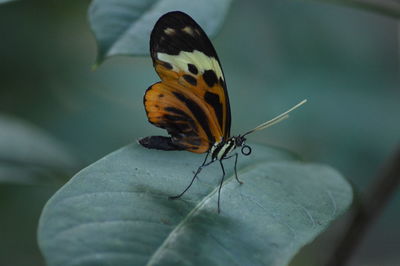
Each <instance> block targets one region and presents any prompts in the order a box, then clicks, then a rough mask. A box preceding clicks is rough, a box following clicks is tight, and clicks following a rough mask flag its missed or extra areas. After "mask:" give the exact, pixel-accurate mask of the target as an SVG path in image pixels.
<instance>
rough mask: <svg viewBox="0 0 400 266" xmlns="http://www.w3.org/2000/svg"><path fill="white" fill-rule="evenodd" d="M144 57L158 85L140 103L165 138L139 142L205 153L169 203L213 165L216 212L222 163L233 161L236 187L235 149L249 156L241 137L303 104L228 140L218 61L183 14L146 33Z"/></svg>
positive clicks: (166, 16)
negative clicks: (148, 57) (216, 178)
mask: <svg viewBox="0 0 400 266" xmlns="http://www.w3.org/2000/svg"><path fill="white" fill-rule="evenodd" d="M150 55H151V58H152V60H153V66H154V68H155V70H156V72H157V74H158V75H159V77H160V78H161V81H160V82H157V83H155V84H153V85H151V86H150V87H149V88H148V89H147V90H146V93H145V95H144V100H143V102H144V106H145V110H146V114H147V118H148V120H149V122H150V123H152V124H154V125H155V126H157V127H160V128H163V129H166V130H167V132H168V134H169V136H149V137H145V138H141V139H140V140H139V143H140V144H141V145H143V146H144V147H146V148H149V149H159V150H168V151H170V150H185V151H189V152H194V153H207V154H206V156H205V159H204V161H203V163H202V164H201V165H200V166H199V168H198V169H197V171H196V172H195V174H194V176H193V178H192V179H191V181H190V183H189V185H188V186H187V187H186V188H185V189H184V190H183V192H182V193H180V194H178V195H176V196H172V197H170V198H171V199H177V198H180V197H181V196H182V195H183V194H184V193H185V192H186V191H187V190H188V189H189V188H190V187H191V186H192V184H193V182H194V180H195V179H196V177H197V176H198V174H199V173H200V172H201V170H202V169H203V168H204V167H206V166H208V165H210V164H212V163H214V162H217V161H218V162H219V164H220V166H221V169H222V178H221V181H220V184H219V189H218V212H220V197H221V196H220V195H221V188H222V184H223V182H224V178H225V169H224V165H223V161H224V160H226V159H229V158H232V157H235V166H234V170H235V178H236V180H237V181H238V182H239V183H240V184H242V182H241V181H240V180H239V178H238V176H237V170H236V165H237V159H238V152H234V151H235V149H236V148H241V153H242V154H243V155H249V154H250V153H251V148H250V147H249V146H248V145H246V144H245V143H246V136H247V135H249V134H251V133H253V132H255V131H259V130H262V129H264V128H267V127H269V126H272V125H273V124H276V123H278V122H280V121H282V120H284V119H286V118H288V114H289V112H291V111H292V110H294V109H296V108H297V107H299V106H300V105H302V104H304V103H305V102H306V100H304V101H302V102H300V103H299V104H297V105H295V106H294V107H292V108H291V109H289V110H288V111H286V112H284V113H282V114H281V115H278V116H277V117H275V118H273V119H272V120H269V121H267V122H265V123H262V124H261V125H259V126H257V127H256V128H254V129H252V130H250V131H248V132H246V133H244V134H242V135H238V136H231V135H230V128H231V111H230V105H229V97H228V91H227V88H226V82H225V77H224V73H223V71H222V68H221V63H220V61H219V59H218V56H217V53H216V51H215V49H214V47H213V45H212V44H211V41H210V40H209V38H208V37H207V35H206V33H205V32H204V30H203V29H202V28H201V27H200V26H199V25H198V24H197V23H196V22H195V21H194V20H193V19H192V18H191V17H190V16H189V15H187V14H185V13H183V12H180V11H173V12H169V13H166V14H164V15H163V16H161V17H160V18H159V19H158V21H157V22H156V24H155V26H154V28H153V30H152V32H151V35H150ZM209 157H210V159H208V158H209Z"/></svg>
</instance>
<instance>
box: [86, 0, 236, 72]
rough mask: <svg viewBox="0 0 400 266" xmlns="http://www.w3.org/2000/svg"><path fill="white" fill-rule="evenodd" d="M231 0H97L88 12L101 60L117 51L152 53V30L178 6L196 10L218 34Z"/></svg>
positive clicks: (198, 18)
mask: <svg viewBox="0 0 400 266" xmlns="http://www.w3.org/2000/svg"><path fill="white" fill-rule="evenodd" d="M230 3H231V0H219V1H213V0H203V1H191V2H188V1H186V0H164V1H157V0H112V1H110V0H94V1H92V3H91V5H90V8H89V12H88V16H89V21H90V26H91V28H92V30H93V32H94V34H95V35H96V39H97V45H98V55H97V63H98V64H99V63H101V62H102V61H103V60H104V59H105V57H108V56H113V55H148V54H149V36H150V31H151V29H152V28H153V26H154V24H155V23H156V21H157V19H158V18H159V17H161V15H163V14H165V13H167V12H169V11H175V10H178V9H179V10H181V11H183V12H186V13H189V14H194V16H195V17H194V19H195V20H196V21H197V22H199V23H200V24H201V25H202V27H204V30H205V31H206V32H207V33H208V34H209V35H210V36H214V35H215V34H216V32H217V30H219V29H220V27H221V24H222V22H223V21H224V19H225V15H226V14H227V11H228V8H229V5H230Z"/></svg>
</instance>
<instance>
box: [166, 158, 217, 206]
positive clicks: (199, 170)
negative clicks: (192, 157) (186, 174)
mask: <svg viewBox="0 0 400 266" xmlns="http://www.w3.org/2000/svg"><path fill="white" fill-rule="evenodd" d="M209 154H210V153H209V152H208V153H207V155H206V158H205V159H204V161H203V163H202V164H201V165H200V167H199V168H198V169H197V171H196V173H195V174H194V176H193V178H192V180H191V181H190V183H189V185H188V186H187V187H186V188H185V190H184V191H183V192H182V193H181V194H179V195H176V196H171V197H169V199H178V198H180V197H182V195H183V194H185V192H186V191H187V190H188V189H189V188H190V187H191V186H192V184H193V182H194V180H195V179H196V177H197V175H198V174H200V172H201V170H202V169H203V167H206V166H208V165H210V164H211V163H213V162H214V161H211V162H208V163H206V162H207V158H208V155H209Z"/></svg>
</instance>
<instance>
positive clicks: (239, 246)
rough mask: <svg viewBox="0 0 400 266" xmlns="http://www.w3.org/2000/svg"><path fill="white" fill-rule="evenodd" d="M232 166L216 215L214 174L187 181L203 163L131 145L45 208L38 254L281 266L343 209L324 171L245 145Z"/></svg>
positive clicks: (340, 185)
mask: <svg viewBox="0 0 400 266" xmlns="http://www.w3.org/2000/svg"><path fill="white" fill-rule="evenodd" d="M252 146H253V153H252V155H250V156H248V157H243V156H242V157H240V158H239V160H238V161H239V162H238V174H239V178H240V179H241V180H242V181H243V182H244V184H243V185H240V184H238V183H237V181H236V180H235V178H234V177H233V175H232V174H233V172H232V169H233V161H230V162H229V161H225V169H226V170H227V176H226V180H225V183H224V185H223V188H222V191H221V193H222V194H221V208H222V211H221V213H220V214H218V213H217V201H216V199H217V189H218V184H219V182H220V177H221V169H220V166H219V164H218V163H215V164H213V165H211V166H209V167H207V168H205V169H203V171H202V172H201V174H200V175H199V178H198V179H197V180H196V181H195V183H194V184H193V186H192V187H191V188H190V190H189V191H188V192H187V193H186V194H185V195H184V196H183V197H182V198H180V199H177V200H169V199H168V198H167V197H168V196H171V195H176V194H178V193H180V192H181V191H182V190H183V189H184V188H185V186H186V185H187V184H188V182H189V181H190V178H191V177H192V175H193V170H196V167H197V166H198V165H199V164H200V163H201V160H202V158H201V157H202V156H199V155H196V154H191V153H188V152H163V151H157V150H147V149H144V148H142V147H140V146H137V145H130V146H127V147H125V148H122V149H121V150H118V151H116V152H114V153H112V154H110V155H108V156H106V157H104V158H103V159H101V160H99V161H98V162H96V163H94V164H92V165H91V166H89V167H87V168H86V169H84V170H82V171H81V172H80V173H78V174H77V175H76V176H74V177H73V178H72V179H71V180H70V181H69V182H68V183H67V184H66V185H65V186H64V187H62V188H61V189H60V190H59V191H58V192H57V193H56V194H55V195H54V196H53V197H52V198H51V199H50V200H49V202H48V203H47V205H46V207H45V208H44V210H43V213H42V216H41V219H40V225H39V232H38V238H39V245H40V248H41V250H42V252H43V254H44V256H45V258H46V261H47V263H48V265H49V266H51V265H82V266H83V265H121V266H123V265H146V264H147V265H177V264H179V265H279V266H281V265H285V264H287V263H288V262H289V261H290V259H291V258H292V257H293V256H294V255H295V254H296V252H297V251H298V250H299V249H300V248H301V247H302V246H304V245H305V244H306V243H309V242H310V241H312V240H313V239H314V238H315V237H316V236H317V235H318V234H319V233H320V232H321V231H323V230H324V229H326V228H327V226H328V225H329V224H330V222H332V221H333V220H334V219H335V218H337V217H338V216H339V215H340V214H341V213H343V212H344V211H345V210H346V209H347V208H348V206H349V204H350V203H351V200H352V190H351V187H350V185H349V184H348V183H347V182H346V181H345V179H343V178H342V177H341V175H340V174H339V173H337V172H336V171H335V170H333V169H332V168H330V167H328V166H324V165H319V164H309V163H304V162H299V161H297V160H295V159H294V156H293V155H291V154H289V153H287V152H286V151H283V150H278V149H275V148H270V147H265V146H261V145H252Z"/></svg>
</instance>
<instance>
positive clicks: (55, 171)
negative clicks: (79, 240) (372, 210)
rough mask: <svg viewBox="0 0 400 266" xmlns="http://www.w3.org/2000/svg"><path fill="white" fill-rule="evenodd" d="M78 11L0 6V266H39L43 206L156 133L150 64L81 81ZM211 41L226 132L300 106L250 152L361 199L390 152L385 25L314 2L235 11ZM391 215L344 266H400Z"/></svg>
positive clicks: (394, 87)
mask: <svg viewBox="0 0 400 266" xmlns="http://www.w3.org/2000/svg"><path fill="white" fill-rule="evenodd" d="M88 5H89V1H50V0H46V1H44V0H42V1H16V2H11V3H7V4H4V5H0V36H1V41H0V60H1V61H0V73H1V74H0V77H1V79H0V148H2V149H3V151H2V150H0V175H1V176H0V215H1V219H0V265H43V264H44V261H43V259H42V257H41V255H40V253H39V250H38V247H37V244H36V227H37V223H38V218H39V215H40V211H41V209H42V207H43V205H44V204H45V202H46V201H47V199H48V198H49V197H50V196H51V195H52V194H53V193H55V191H56V190H57V189H58V188H59V187H60V186H61V185H62V184H63V183H64V182H66V181H67V180H68V178H70V177H71V176H72V175H73V174H74V173H76V172H77V171H79V170H80V169H81V168H83V167H85V166H87V165H88V164H90V163H92V162H94V161H96V160H97V159H99V158H101V157H102V156H104V155H106V154H108V153H110V152H112V151H114V150H115V149H118V148H119V147H121V146H124V145H126V144H128V143H131V142H133V141H135V140H136V139H137V138H139V137H142V136H147V135H151V134H160V133H161V134H163V131H162V130H160V129H158V128H156V127H154V126H152V125H151V124H149V123H148V122H147V119H146V116H145V112H144V108H143V104H142V97H143V94H144V91H145V89H146V88H147V87H148V86H149V85H151V84H152V83H154V82H156V81H158V77H157V76H156V74H155V72H154V70H153V68H152V64H151V60H150V58H149V57H137V58H128V57H115V58H112V59H110V60H107V61H106V62H105V63H104V64H103V65H101V66H100V67H99V68H98V69H97V70H96V71H92V70H91V67H92V65H93V63H94V61H95V57H96V45H95V40H94V37H93V35H92V33H91V31H90V27H89V25H88V22H87V8H88ZM213 42H214V45H215V47H216V50H217V51H218V54H219V57H220V59H221V61H222V65H223V68H224V72H225V75H226V80H227V84H228V89H229V95H230V100H231V108H232V116H233V117H232V119H233V122H232V132H233V134H239V133H241V132H244V131H246V130H248V129H250V128H252V127H254V126H255V125H257V124H258V123H261V122H263V121H265V120H268V119H270V118H272V117H273V116H275V115H277V114H279V113H280V112H282V111H284V110H286V109H287V108H288V107H290V106H292V105H293V104H295V103H297V102H298V101H300V100H302V99H303V98H307V99H308V100H309V102H308V103H307V104H306V106H304V107H302V108H301V110H298V111H296V112H295V113H293V115H292V116H291V118H290V119H289V120H287V121H285V122H284V123H282V124H280V125H278V126H276V127H274V128H271V129H269V130H267V131H264V132H260V133H257V134H254V135H253V136H251V137H250V139H251V141H255V142H261V143H265V144H269V145H273V146H279V147H284V148H287V149H289V150H292V151H294V152H296V153H298V154H300V155H301V156H302V157H303V158H304V159H305V160H307V161H317V162H323V163H327V164H329V165H332V166H333V167H335V168H337V169H338V170H339V171H341V172H342V173H343V174H344V175H345V176H346V177H347V178H348V179H349V180H350V181H351V182H352V183H353V184H354V186H355V188H356V189H357V190H359V191H363V190H364V189H365V188H366V187H367V185H368V184H369V183H370V181H371V180H373V178H374V177H375V176H376V175H377V174H378V173H379V171H380V169H381V167H382V164H383V163H384V161H385V160H386V159H388V158H389V156H390V155H391V153H392V152H394V151H395V149H396V147H397V146H398V145H399V144H400V141H399V140H400V123H399V122H400V121H399V119H400V90H399V84H400V82H399V81H400V80H399V73H400V72H399V51H400V50H399V26H398V21H396V20H395V19H393V18H389V17H385V16H382V15H377V14H374V13H370V12H366V11H362V10H357V9H351V8H346V7H342V6H335V5H330V4H324V3H320V2H318V1H315V2H314V1H290V0H269V1H262V0H257V1H251V2H249V1H233V4H232V6H231V9H230V11H229V12H228V16H227V18H226V21H225V23H224V25H223V27H222V29H221V31H220V33H219V34H218V35H217V37H216V38H215V39H214V40H213ZM4 132H8V133H7V134H6V133H4ZM2 133H3V134H2ZM38 139H41V141H38ZM11 151H18V152H15V153H16V154H12V152H11ZM254 152H255V153H256V152H257V151H254ZM10 154H12V155H10ZM200 160H201V158H200V157H199V161H200ZM239 163H240V162H239ZM398 194H399V193H398ZM399 204H400V195H397V196H396V197H395V198H394V199H393V200H392V201H391V203H390V205H389V206H388V207H387V208H386V209H385V211H384V213H383V216H382V217H381V218H380V219H379V221H377V222H376V223H375V224H374V226H373V227H372V230H371V231H370V232H369V234H368V235H367V237H366V239H365V241H364V242H363V244H362V246H361V248H360V249H359V250H358V252H357V254H356V256H355V257H354V258H353V260H352V261H351V265H399V264H400V254H399V253H398V250H399V249H400V229H399V228H398V224H399V222H400V212H399V211H398V210H399V207H398V206H399ZM331 234H332V233H331ZM326 239H328V240H325V241H324V244H323V245H319V246H315V245H314V247H311V248H308V249H307V250H308V251H307V252H306V253H305V255H302V256H299V257H298V260H297V263H294V264H296V265H301V264H303V265H313V263H314V262H315V261H317V259H318V258H319V257H321V256H322V255H323V253H324V252H327V250H328V249H329V245H330V244H331V243H330V242H329V239H332V237H326ZM322 247H324V248H323V249H322ZM325 247H326V249H325Z"/></svg>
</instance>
